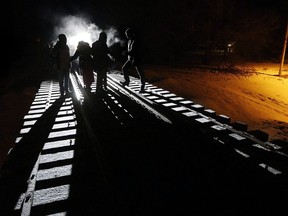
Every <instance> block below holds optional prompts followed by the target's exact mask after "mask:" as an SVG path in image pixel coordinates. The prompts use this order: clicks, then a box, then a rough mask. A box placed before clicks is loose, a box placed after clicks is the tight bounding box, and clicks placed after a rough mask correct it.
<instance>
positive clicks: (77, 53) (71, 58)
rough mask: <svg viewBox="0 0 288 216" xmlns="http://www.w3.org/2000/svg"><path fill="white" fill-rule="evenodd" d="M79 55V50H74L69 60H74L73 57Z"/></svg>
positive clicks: (75, 57)
mask: <svg viewBox="0 0 288 216" xmlns="http://www.w3.org/2000/svg"><path fill="white" fill-rule="evenodd" d="M78 57H79V51H78V50H76V51H75V53H74V55H73V56H71V57H70V61H74V60H75V59H77V58H78Z"/></svg>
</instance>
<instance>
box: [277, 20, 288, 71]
mask: <svg viewBox="0 0 288 216" xmlns="http://www.w3.org/2000/svg"><path fill="white" fill-rule="evenodd" d="M287 40H288V21H287V25H286V34H285V39H284V46H283V51H282V56H281V62H280V68H279V76H281V73H282V68H283V64H284V60H285V53H286V46H287Z"/></svg>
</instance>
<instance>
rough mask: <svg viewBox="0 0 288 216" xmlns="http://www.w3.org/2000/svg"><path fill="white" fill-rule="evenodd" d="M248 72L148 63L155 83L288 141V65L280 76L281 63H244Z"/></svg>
mask: <svg viewBox="0 0 288 216" xmlns="http://www.w3.org/2000/svg"><path fill="white" fill-rule="evenodd" d="M241 68H243V70H245V71H246V73H227V72H226V73H224V72H219V71H216V70H209V69H205V70H203V69H201V70H200V69H196V68H191V69H175V68H174V69H173V68H168V67H157V68H155V67H147V68H146V75H147V79H148V80H150V82H153V84H154V85H156V86H158V87H161V88H164V89H167V90H169V91H171V92H174V93H176V94H178V95H179V96H182V97H184V98H187V99H191V100H192V101H194V102H196V103H198V104H201V105H203V106H204V107H206V108H209V109H213V110H214V111H216V113H217V114H224V115H226V116H229V117H230V119H231V121H232V122H235V121H239V122H243V123H246V124H247V125H248V130H256V129H259V130H262V131H264V132H267V133H268V134H269V138H270V140H274V139H281V140H285V141H288V66H287V65H284V67H283V69H282V74H281V77H279V76H278V75H279V64H276V63H257V64H255V63H254V64H247V65H243V66H242V67H241ZM287 145H288V142H287Z"/></svg>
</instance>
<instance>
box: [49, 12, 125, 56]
mask: <svg viewBox="0 0 288 216" xmlns="http://www.w3.org/2000/svg"><path fill="white" fill-rule="evenodd" d="M59 20H60V22H59V25H57V26H56V27H55V28H54V36H55V40H54V41H53V42H52V43H53V44H55V42H56V40H57V37H58V35H59V34H61V33H64V34H66V36H67V44H68V46H69V47H70V52H71V54H72V53H74V52H75V50H76V47H77V45H78V42H79V41H81V40H82V41H85V42H88V43H89V44H90V45H92V43H93V42H94V41H96V40H98V37H99V34H100V33H101V32H102V31H104V32H106V34H107V45H108V46H109V47H110V46H112V45H113V44H115V43H120V45H121V46H123V43H124V41H122V40H121V39H120V37H119V36H118V35H119V34H118V31H117V30H116V29H115V28H114V27H109V28H107V29H101V28H99V27H98V26H97V25H95V24H94V23H91V22H89V21H88V20H86V19H85V18H82V17H79V16H71V15H69V16H64V17H62V18H60V19H59Z"/></svg>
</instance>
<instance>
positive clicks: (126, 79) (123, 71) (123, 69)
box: [121, 60, 131, 85]
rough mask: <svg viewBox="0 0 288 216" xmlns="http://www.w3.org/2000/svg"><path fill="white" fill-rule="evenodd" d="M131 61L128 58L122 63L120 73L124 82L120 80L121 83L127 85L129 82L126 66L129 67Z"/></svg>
mask: <svg viewBox="0 0 288 216" xmlns="http://www.w3.org/2000/svg"><path fill="white" fill-rule="evenodd" d="M130 65H131V63H130V61H129V60H127V61H126V62H125V63H124V65H123V66H122V73H123V76H124V80H125V81H124V82H121V83H122V84H123V85H129V83H130V78H129V73H128V68H129V67H130Z"/></svg>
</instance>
